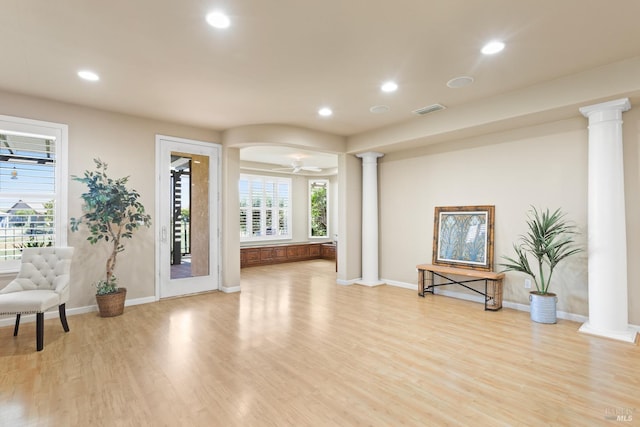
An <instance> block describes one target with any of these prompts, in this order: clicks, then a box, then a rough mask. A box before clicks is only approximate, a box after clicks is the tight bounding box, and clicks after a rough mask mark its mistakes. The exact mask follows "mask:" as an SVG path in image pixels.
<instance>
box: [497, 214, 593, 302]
mask: <svg viewBox="0 0 640 427" xmlns="http://www.w3.org/2000/svg"><path fill="white" fill-rule="evenodd" d="M527 217H528V219H527V227H528V228H529V230H528V232H527V233H526V234H523V235H520V242H519V243H514V244H513V249H514V250H515V252H516V256H515V257H514V258H511V257H508V256H503V257H502V258H503V259H504V260H506V262H505V263H503V264H500V265H501V266H502V267H504V270H503V271H520V272H522V273H526V274H528V275H529V276H531V278H533V281H534V283H535V285H536V291H537V293H538V294H540V295H545V294H547V293H548V292H549V285H550V284H551V277H552V275H553V270H554V269H555V268H556V266H557V265H558V263H559V262H560V261H562V260H564V259H566V258H568V257H570V256H571V255H574V254H577V253H578V252H581V251H582V248H580V247H577V246H576V245H575V241H574V238H575V236H576V235H578V234H579V232H578V230H577V227H576V226H575V225H574V224H573V223H571V222H569V221H568V220H567V219H566V218H565V214H564V213H563V212H562V211H561V210H560V208H558V209H556V210H555V211H554V212H553V213H550V212H549V209H548V208H547V209H546V210H545V211H538V210H537V209H536V208H535V207H532V208H531V210H530V211H529V212H528V215H527ZM529 256H531V257H532V258H533V259H535V264H537V269H535V270H534V268H532V266H531V263H530V261H529ZM535 264H534V267H536V265H535Z"/></svg>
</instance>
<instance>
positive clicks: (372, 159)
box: [356, 151, 384, 164]
mask: <svg viewBox="0 0 640 427" xmlns="http://www.w3.org/2000/svg"><path fill="white" fill-rule="evenodd" d="M382 156H384V154H383V153H378V152H376V151H367V152H366V153H358V154H356V157H359V158H361V159H362V163H363V164H364V163H377V162H378V157H382Z"/></svg>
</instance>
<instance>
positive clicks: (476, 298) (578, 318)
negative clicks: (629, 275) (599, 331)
mask: <svg viewBox="0 0 640 427" xmlns="http://www.w3.org/2000/svg"><path fill="white" fill-rule="evenodd" d="M382 280H384V282H385V283H386V284H388V285H390V286H397V287H399V288H404V289H411V290H414V291H416V292H418V285H416V284H413V283H406V282H398V281H396V280H388V279H382ZM435 293H436V295H443V296H446V297H451V298H457V299H462V300H465V301H473V302H478V303H480V304H484V298H483V297H481V296H480V295H472V294H467V293H463V292H456V291H450V290H447V289H442V288H436V289H435ZM502 306H503V307H506V308H511V309H513V310H519V311H527V312H530V311H531V309H530V307H529V304H520V303H517V302H511V301H503V302H502ZM556 316H557V317H558V319H564V320H571V321H573V322H580V323H584V322H586V321H587V320H588V317H587V316H583V315H581V314H575V313H567V312H565V311H558V312H557V314H556ZM630 327H632V328H633V327H635V328H638V331H639V332H640V327H637V326H634V325H630Z"/></svg>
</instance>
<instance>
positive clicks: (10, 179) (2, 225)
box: [0, 133, 56, 261]
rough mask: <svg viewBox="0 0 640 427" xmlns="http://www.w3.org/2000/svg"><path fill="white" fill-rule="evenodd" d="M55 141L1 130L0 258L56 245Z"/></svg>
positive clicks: (15, 257) (17, 255) (7, 258)
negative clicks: (32, 247)
mask: <svg viewBox="0 0 640 427" xmlns="http://www.w3.org/2000/svg"><path fill="white" fill-rule="evenodd" d="M55 168H56V140H55V138H50V137H38V136H30V135H23V134H14V133H0V261H7V260H15V259H19V258H20V254H21V250H22V248H25V247H30V246H53V245H55V224H56V218H55V212H56V209H55V203H56V202H55V201H56V182H55V175H56V174H55Z"/></svg>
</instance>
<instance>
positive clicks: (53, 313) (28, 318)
mask: <svg viewBox="0 0 640 427" xmlns="http://www.w3.org/2000/svg"><path fill="white" fill-rule="evenodd" d="M156 301H157V299H156V297H155V296H152V297H144V298H134V299H128V300H125V302H124V306H125V307H130V306H133V305H140V304H149V303H151V302H156ZM93 311H98V306H97V305H87V306H84V307H75V308H68V309H67V316H75V315H76V314H85V313H91V312H93ZM59 316H60V315H59V314H58V309H57V307H56V308H54V309H52V310H50V311H47V312H46V313H44V318H45V319H58V318H59ZM35 321H36V315H35V314H26V315H24V316H20V324H23V323H29V322H35ZM15 323H16V317H15V316H10V317H5V318H2V319H0V327H3V326H13V325H15Z"/></svg>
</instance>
